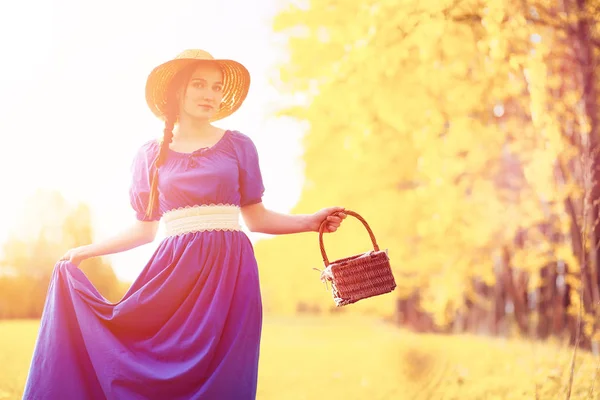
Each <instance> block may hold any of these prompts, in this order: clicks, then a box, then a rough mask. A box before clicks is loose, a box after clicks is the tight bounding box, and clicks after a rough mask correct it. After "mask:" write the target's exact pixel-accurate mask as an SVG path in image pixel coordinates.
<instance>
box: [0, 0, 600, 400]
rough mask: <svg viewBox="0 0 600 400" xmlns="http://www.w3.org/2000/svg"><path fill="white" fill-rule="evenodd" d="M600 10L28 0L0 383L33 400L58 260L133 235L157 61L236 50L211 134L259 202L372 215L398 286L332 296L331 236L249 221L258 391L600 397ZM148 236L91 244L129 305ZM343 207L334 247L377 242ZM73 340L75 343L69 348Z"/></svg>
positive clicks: (154, 129)
mask: <svg viewBox="0 0 600 400" xmlns="http://www.w3.org/2000/svg"><path fill="white" fill-rule="evenodd" d="M599 19H600V1H598V0H589V1H588V0H562V1H559V2H550V1H546V0H519V1H516V0H502V1H501V0H488V1H485V2H482V1H476V0H363V1H357V0H345V1H341V0H312V1H308V0H306V1H288V0H261V1H260V2H249V1H242V0H222V1H220V2H217V1H213V2H201V1H191V0H171V1H169V2H167V1H155V0H149V1H145V2H141V1H132V0H130V1H122V0H121V1H117V0H107V1H104V2H96V3H88V2H78V1H75V0H51V1H41V0H22V1H20V2H16V1H12V2H3V3H2V4H1V5H0V49H1V50H2V51H1V53H0V58H1V60H2V63H1V64H0V65H1V66H0V71H1V73H0V135H1V137H2V143H3V145H2V146H0V187H1V188H2V196H0V242H1V250H0V372H1V373H0V399H13V398H14V399H16V398H20V396H21V394H22V388H23V385H24V383H25V377H26V375H27V368H28V366H29V361H30V357H31V351H32V349H33V345H34V341H35V336H36V333H37V323H38V319H39V317H40V315H41V311H42V309H43V306H44V300H45V295H46V290H47V287H48V282H49V279H50V274H51V272H52V269H53V267H54V264H55V262H56V260H57V259H58V258H59V257H60V256H61V255H62V254H64V253H65V252H66V251H67V250H68V249H69V248H72V247H75V246H79V245H84V244H87V243H90V242H91V241H95V240H101V239H103V238H106V237H109V236H111V235H112V234H114V233H116V232H117V231H119V230H120V229H123V228H124V227H125V226H127V224H129V223H130V222H131V221H132V220H133V218H134V213H133V210H132V209H131V207H130V205H129V199H128V193H127V190H128V187H129V182H130V178H131V176H130V166H131V162H132V160H133V156H134V154H135V152H136V150H137V149H138V148H139V146H140V145H141V144H142V143H144V142H145V141H147V140H149V139H151V138H154V137H159V136H160V135H161V134H162V126H161V123H160V121H158V120H156V119H155V118H154V117H153V115H152V114H151V113H150V111H149V110H148V108H147V106H146V103H145V100H144V85H145V81H146V77H147V76H148V74H149V72H150V70H151V69H152V68H153V67H154V66H155V65H158V64H160V63H162V62H164V61H166V60H168V59H170V58H172V57H174V56H175V55H176V54H178V53H179V52H180V51H182V50H184V49H188V48H201V49H205V50H207V51H209V52H210V53H211V54H212V55H213V56H215V57H216V58H231V59H235V60H238V61H240V62H242V63H243V64H245V65H246V66H247V68H248V69H249V70H250V73H251V75H252V85H251V88H250V94H249V96H248V98H247V100H246V102H245V103H244V105H243V107H242V108H241V109H240V110H239V111H238V112H237V113H235V114H234V115H233V116H231V117H229V118H227V119H226V120H222V121H219V122H218V123H217V124H216V125H218V126H220V127H223V128H229V129H237V130H240V131H242V132H244V133H245V134H247V135H249V136H250V137H251V138H252V139H253V140H254V142H255V143H256V146H257V148H258V150H259V154H260V163H261V168H262V171H263V177H264V181H265V186H266V188H267V190H266V193H265V198H264V202H265V204H266V205H267V206H268V207H269V208H271V209H274V210H276V211H280V212H292V213H312V212H315V211H317V210H318V209H320V208H322V207H326V206H331V205H341V206H344V207H346V208H349V209H351V210H354V211H356V212H358V213H359V214H360V215H362V216H363V217H364V218H365V219H366V220H367V222H368V223H369V224H370V226H371V228H372V229H373V232H374V234H375V236H376V238H377V241H378V243H379V245H380V246H381V247H382V248H387V249H388V251H389V255H390V258H391V262H392V267H393V269H394V275H395V277H396V281H397V284H398V287H397V288H396V290H395V291H394V292H393V293H390V294H386V295H383V296H379V297H376V298H372V299H368V300H365V301H362V302H359V303H356V304H354V305H351V306H349V307H344V308H336V307H335V304H334V302H333V299H332V295H331V292H330V291H328V289H327V288H326V287H325V286H324V285H323V284H322V283H321V282H320V281H319V272H317V271H315V270H314V268H318V269H320V268H323V262H322V260H321V254H320V250H319V244H318V235H317V234H310V233H306V234H300V235H293V236H280V237H270V236H266V235H256V234H252V233H249V232H248V234H249V236H250V237H251V239H252V240H253V242H254V245H255V250H256V255H257V258H258V261H259V266H260V267H259V268H260V273H261V284H262V292H263V299H264V307H265V313H266V320H265V330H264V332H265V333H264V337H263V344H262V346H263V350H262V355H261V370H260V378H259V394H258V398H261V399H271V398H273V399H275V398H276V399H320V398H328V399H375V398H378V399H442V398H443V399H471V398H472V399H488V398H489V399H492V398H494V399H499V398H506V399H518V398H535V399H546V398H548V399H551V398H561V399H562V398H581V399H587V398H590V399H591V398H600V397H598V396H599V395H598V393H600V372H599V371H600V361H599V360H600V359H599V354H600V273H599V270H600V267H599V264H600V252H599V246H600V224H598V215H599V209H600V183H599V182H598V173H599V172H600V154H599V153H598V151H599V143H600V120H599V110H598V102H599V101H600V81H599V79H598V60H599V59H600V32H599V28H598V24H597V22H598V21H599ZM161 239H162V237H161V234H160V233H159V237H158V238H157V241H156V243H152V244H149V245H146V246H143V247H141V248H137V249H134V250H131V251H128V252H126V253H122V254H117V255H112V256H109V257H103V258H97V259H90V260H86V261H84V262H83V263H82V264H81V268H82V269H83V270H84V271H85V273H86V274H87V275H88V277H89V278H90V280H91V281H92V282H93V283H94V284H95V285H96V287H97V288H98V289H99V290H100V292H101V293H102V294H103V295H104V296H105V297H106V298H107V299H109V300H111V301H118V300H119V299H120V298H121V296H122V295H123V294H124V293H125V291H126V290H127V289H128V287H129V285H130V284H131V282H132V281H133V280H134V279H135V278H136V277H137V274H138V273H139V272H140V271H141V269H142V268H143V267H144V265H145V263H146V261H147V260H148V259H149V257H150V255H151V254H152V252H153V250H154V248H155V247H156V245H157V244H158V241H160V240H161ZM371 246H372V245H371V242H370V240H369V236H368V234H367V232H366V230H365V229H364V227H363V226H362V225H361V224H360V223H359V222H358V221H357V220H353V219H352V218H351V217H349V218H348V219H347V220H346V222H345V223H344V225H343V227H342V229H341V230H340V231H338V232H336V233H335V234H333V235H327V236H326V237H325V248H326V250H327V254H328V256H329V259H330V260H335V259H337V258H341V257H345V256H349V255H353V254H357V253H359V252H363V251H367V250H369V249H370V248H371ZM57 340H59V339H57Z"/></svg>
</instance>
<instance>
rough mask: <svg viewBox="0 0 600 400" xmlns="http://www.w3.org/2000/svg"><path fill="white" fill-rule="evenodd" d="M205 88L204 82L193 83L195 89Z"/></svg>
mask: <svg viewBox="0 0 600 400" xmlns="http://www.w3.org/2000/svg"><path fill="white" fill-rule="evenodd" d="M204 86H205V85H204V82H202V81H194V82H192V87H193V88H196V89H199V88H203V87H204Z"/></svg>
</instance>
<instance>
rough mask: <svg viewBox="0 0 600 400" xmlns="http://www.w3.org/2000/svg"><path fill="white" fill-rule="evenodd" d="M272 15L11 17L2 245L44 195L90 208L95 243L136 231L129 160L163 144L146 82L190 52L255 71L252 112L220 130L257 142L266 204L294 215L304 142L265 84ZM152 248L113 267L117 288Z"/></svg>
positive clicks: (196, 11) (35, 4)
mask: <svg viewBox="0 0 600 400" xmlns="http://www.w3.org/2000/svg"><path fill="white" fill-rule="evenodd" d="M276 3H277V2H276V1H274V0H267V1H260V2H241V1H233V0H223V1H213V2H199V1H191V0H190V1H186V0H172V1H170V2H164V1H162V2H159V1H146V2H122V1H116V0H109V1H104V2H101V3H89V2H78V1H74V0H56V1H52V2H44V1H41V0H31V1H21V2H10V3H9V4H8V5H3V6H2V10H3V11H2V12H0V37H1V38H2V39H0V43H2V58H3V62H2V72H3V73H2V74H0V132H2V137H3V141H2V142H3V144H2V146H0V171H1V172H0V185H1V187H2V188H3V195H2V196H1V197H0V221H1V223H0V240H4V239H5V238H6V237H7V235H8V233H9V231H10V229H11V228H12V227H13V226H15V224H17V223H18V219H19V216H20V215H22V212H24V210H22V209H21V204H22V202H23V200H24V199H25V198H27V196H30V195H31V194H32V192H34V191H35V190H36V189H38V188H48V189H57V190H59V191H60V192H61V193H62V194H63V195H64V196H65V197H66V198H67V199H68V200H69V201H72V202H78V201H83V202H86V203H88V204H89V205H90V207H91V209H92V212H93V218H94V229H95V232H96V238H97V239H101V238H104V237H107V236H110V235H111V234H112V233H114V232H117V231H119V230H121V229H123V228H124V227H126V225H127V224H129V223H130V222H131V221H133V218H134V214H133V211H132V209H131V207H130V205H129V199H128V193H127V190H128V185H129V179H130V175H129V174H130V169H129V168H130V165H131V161H132V157H133V154H134V152H135V151H136V150H137V148H138V147H139V146H140V145H141V144H142V143H143V142H144V141H146V140H149V139H151V138H154V137H158V136H159V135H160V134H161V133H162V124H161V122H160V121H158V120H157V119H156V118H155V117H154V116H153V115H152V114H151V112H150V111H149V110H148V108H147V106H146V103H145V100H144V84H145V80H146V77H147V75H148V73H149V72H150V70H151V69H152V68H153V67H154V66H155V65H158V64H159V63H161V62H164V61H167V60H169V59H170V58H172V57H174V56H175V55H176V54H177V53H179V52H180V51H182V50H184V49H188V48H201V49H205V50H207V51H209V52H210V53H212V54H213V56H215V57H216V58H232V59H235V60H238V61H240V62H242V63H243V64H245V65H246V66H247V68H248V69H249V70H250V73H251V75H252V84H251V87H250V94H249V96H248V98H247V100H246V102H245V103H244V105H243V106H242V108H241V109H240V110H239V111H238V112H237V113H236V114H234V115H233V116H232V117H230V118H228V119H226V120H222V121H219V122H218V123H217V125H218V126H220V127H223V128H229V129H237V130H240V131H242V132H244V133H246V134H247V135H249V136H250V137H252V138H253V140H254V141H255V143H256V145H257V147H258V149H259V153H260V156H261V165H262V168H263V175H264V180H265V186H266V188H267V191H266V193H265V198H264V201H265V203H266V204H267V205H268V206H269V207H271V208H273V209H275V210H278V211H287V210H289V209H290V208H291V207H292V206H293V205H294V203H295V202H296V201H297V199H298V196H299V193H300V187H301V185H302V165H301V162H300V156H301V148H300V144H299V140H300V136H301V133H302V132H301V127H300V126H299V125H297V124H295V123H293V122H291V121H289V120H283V119H276V118H274V117H271V115H272V110H273V107H274V105H276V104H277V102H278V100H279V94H278V92H277V91H276V90H275V89H274V88H273V87H272V86H271V84H270V83H269V82H270V81H269V80H270V77H271V76H272V75H273V73H274V71H276V68H275V62H276V61H277V60H278V59H281V57H282V53H281V50H280V49H281V46H280V45H279V44H277V41H276V38H275V37H273V34H272V33H271V23H270V18H271V17H272V15H273V14H274V13H275V12H276V11H277V9H276ZM15 16H16V17H15ZM24 21H27V24H25V23H24ZM161 27H164V28H161ZM159 239H160V237H159ZM253 239H257V237H256V236H253ZM155 245H156V244H151V245H148V246H144V247H142V248H139V249H134V250H131V251H128V252H126V253H122V254H118V255H114V256H111V257H110V260H111V261H112V262H113V266H114V267H115V270H116V273H117V275H118V276H119V278H121V279H124V280H132V279H134V278H135V276H137V274H138V273H139V271H140V270H141V269H142V268H143V266H144V262H145V260H146V259H147V258H148V257H149V255H150V254H151V252H152V250H153V249H154V247H155ZM66 250H67V249H65V251H66Z"/></svg>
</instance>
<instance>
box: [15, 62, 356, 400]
mask: <svg viewBox="0 0 600 400" xmlns="http://www.w3.org/2000/svg"><path fill="white" fill-rule="evenodd" d="M249 84H250V76H249V73H248V71H247V69H246V68H245V67H244V66H243V65H241V64H240V63H238V62H235V61H231V60H215V59H214V58H213V57H212V56H211V55H210V54H208V53H206V52H204V51H202V50H188V51H185V52H183V53H181V54H180V55H179V56H178V57H176V58H175V59H173V60H171V61H169V62H166V63H164V64H161V65H159V66H158V67H156V68H155V69H154V70H153V71H152V72H151V74H150V76H149V77H148V81H147V83H146V100H147V102H148V105H149V107H150V109H151V110H152V112H153V113H154V114H155V115H156V116H158V117H159V118H161V119H163V120H164V121H165V128H164V135H163V138H162V140H159V141H157V140H151V141H148V142H146V143H144V144H143V145H142V146H141V147H140V149H139V151H138V152H137V154H136V156H135V158H134V160H133V165H132V170H133V171H132V172H133V173H132V182H131V188H130V198H131V205H132V207H133V208H134V210H135V211H136V215H137V221H136V222H135V223H134V224H133V225H132V226H131V228H129V229H128V230H126V231H124V232H123V233H121V234H120V235H117V236H114V237H113V238H112V239H109V240H106V241H103V242H98V243H93V244H89V245H86V246H82V247H78V248H75V249H72V250H69V251H68V252H67V253H66V254H65V255H64V256H63V257H62V258H61V260H60V261H59V262H58V263H57V265H56V267H55V269H54V272H53V275H52V279H51V282H50V286H49V290H48V295H47V300H46V304H45V307H44V312H43V315H42V319H41V324H40V331H39V336H38V339H37V342H36V345H35V350H34V354H33V360H32V363H31V367H30V371H29V375H28V378H27V382H26V387H25V392H24V399H32V400H33V399H36V400H37V399H82V400H83V399H89V400H95V399H119V400H121V399H127V400H128V399H161V400H162V399H220V400H226V399H235V400H245V399H254V398H255V396H256V386H257V370H258V359H259V347H260V337H261V327H262V303H261V295H260V287H259V279H258V269H257V264H256V259H255V257H254V252H253V248H252V244H251V242H250V240H249V239H248V237H247V236H246V235H245V234H244V232H243V231H242V230H241V227H240V225H239V219H240V216H241V217H243V219H244V222H245V223H246V225H247V226H248V228H249V229H250V230H251V231H254V232H263V233H268V234H290V233H297V232H318V230H319V226H320V225H321V222H322V221H325V220H327V221H328V224H327V229H326V232H333V231H335V230H336V229H337V228H338V227H339V226H340V224H341V222H342V220H343V219H344V218H345V217H346V215H345V214H344V212H343V211H344V209H343V208H341V207H329V208H324V209H322V210H320V211H317V212H316V213H314V214H310V215H288V214H281V213H276V212H274V211H271V210H268V209H266V208H265V207H264V205H263V203H262V196H263V192H264V186H263V181H262V178H261V172H260V168H259V162H258V154H257V151H256V147H255V146H254V144H253V142H252V140H251V139H250V138H249V137H248V136H246V135H245V134H243V133H241V132H238V131H233V130H221V129H218V128H216V127H214V126H213V125H211V122H213V121H216V120H218V119H221V118H224V117H226V116H228V115H230V114H232V113H233V112H235V111H236V110H237V109H238V108H239V107H240V105H241V104H242V102H243V101H244V99H245V98H246V95H247V93H248V89H249ZM333 214H335V215H333ZM160 220H162V221H163V223H164V224H165V233H166V235H165V236H166V237H165V238H164V240H163V241H162V242H161V243H160V244H159V245H158V248H157V249H156V251H155V252H154V254H153V255H152V257H151V258H150V260H149V261H148V262H147V264H146V265H145V267H144V269H143V270H142V272H141V273H140V275H139V277H138V278H137V279H136V280H135V282H134V283H133V284H132V286H131V288H130V289H129V290H128V291H127V293H126V294H125V295H124V297H123V299H121V300H120V301H119V302H118V303H115V304H113V303H109V302H108V301H107V300H106V299H104V298H103V297H102V295H101V294H100V293H99V292H98V291H97V290H96V288H95V287H94V286H93V285H92V284H91V283H90V281H89V280H88V279H87V278H86V276H85V275H84V274H83V272H82V271H81V270H80V269H79V268H78V265H79V263H80V262H81V261H82V260H84V259H86V258H90V257H97V256H101V255H107V254H112V253H117V252H122V251H125V250H128V249H132V248H134V247H137V246H140V245H143V244H146V243H149V242H152V241H153V240H154V238H155V236H156V233H157V228H158V224H159V221H160Z"/></svg>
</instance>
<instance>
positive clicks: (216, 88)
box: [215, 85, 223, 93]
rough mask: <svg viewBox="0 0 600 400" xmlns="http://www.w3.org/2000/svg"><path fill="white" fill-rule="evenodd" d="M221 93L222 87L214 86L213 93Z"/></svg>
mask: <svg viewBox="0 0 600 400" xmlns="http://www.w3.org/2000/svg"><path fill="white" fill-rule="evenodd" d="M222 91H223V85H217V86H215V92H219V93H220V92H222Z"/></svg>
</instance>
